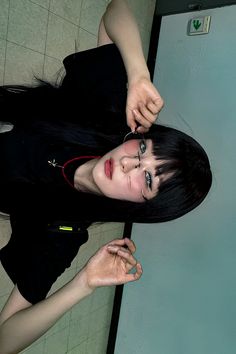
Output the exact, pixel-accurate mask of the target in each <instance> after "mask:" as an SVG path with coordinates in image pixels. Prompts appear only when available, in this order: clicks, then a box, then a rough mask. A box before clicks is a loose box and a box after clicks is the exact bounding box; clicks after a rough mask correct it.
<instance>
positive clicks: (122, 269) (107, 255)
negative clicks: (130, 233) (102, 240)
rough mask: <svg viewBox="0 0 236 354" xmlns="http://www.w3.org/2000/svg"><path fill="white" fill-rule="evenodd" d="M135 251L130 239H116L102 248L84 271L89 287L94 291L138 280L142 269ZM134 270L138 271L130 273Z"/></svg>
mask: <svg viewBox="0 0 236 354" xmlns="http://www.w3.org/2000/svg"><path fill="white" fill-rule="evenodd" d="M135 249H136V248H135V245H134V242H133V241H131V240H129V239H128V238H125V239H116V240H113V241H111V242H109V243H108V244H106V245H104V246H103V247H101V248H100V249H99V250H98V251H97V253H95V255H94V256H92V257H91V258H90V260H89V261H88V263H87V264H86V266H85V267H84V268H83V270H82V272H83V273H84V274H83V275H84V277H85V279H86V282H87V285H88V287H89V288H90V289H91V290H93V289H95V288H97V287H100V286H109V285H119V284H125V283H128V282H131V281H135V280H138V279H139V278H140V277H141V275H142V267H141V264H140V263H138V262H137V260H136V259H135V258H134V256H133V253H134V252H135ZM133 268H134V269H135V270H136V271H135V272H133V273H130V271H131V270H132V269H133Z"/></svg>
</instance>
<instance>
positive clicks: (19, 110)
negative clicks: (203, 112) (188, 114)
mask: <svg viewBox="0 0 236 354" xmlns="http://www.w3.org/2000/svg"><path fill="white" fill-rule="evenodd" d="M0 103H1V104H2V107H3V106H5V107H6V108H7V111H8V118H9V119H8V121H11V122H12V123H13V124H15V125H16V126H19V125H20V126H25V129H28V130H29V131H32V130H33V131H34V133H35V132H39V133H40V134H43V136H44V138H45V139H47V138H49V139H51V137H54V139H57V140H58V142H60V143H62V144H73V145H78V146H83V147H84V148H87V149H88V153H90V154H96V155H102V154H105V153H106V152H108V151H109V150H111V149H113V148H115V147H116V146H118V145H119V144H121V143H122V141H123V138H124V135H125V134H126V133H127V126H126V120H125V115H124V112H122V111H119V109H113V110H111V109H106V107H104V106H102V105H101V103H100V102H94V101H93V102H92V104H90V105H89V104H88V100H86V97H83V99H81V97H80V99H79V98H78V97H77V96H76V92H72V91H68V90H64V89H63V88H60V87H59V88H55V87H53V86H52V85H50V84H47V83H41V85H40V86H38V87H35V88H32V87H28V88H27V87H23V86H14V87H13V86H11V87H10V86H6V87H1V88H0ZM145 138H147V139H152V141H153V153H154V155H155V157H156V159H161V160H164V161H165V162H164V163H163V165H162V166H161V168H160V169H159V170H158V171H157V174H163V173H167V174H168V173H169V174H170V177H169V178H167V180H166V181H165V182H162V183H161V185H160V188H159V192H158V194H157V196H156V197H154V198H153V199H151V200H149V201H146V202H144V203H134V202H129V201H122V200H115V199H110V198H106V197H102V196H96V195H92V194H87V193H79V197H80V204H81V203H82V205H83V208H82V210H81V209H80V211H79V213H78V214H79V215H78V218H79V219H80V220H81V221H85V222H95V221H118V222H127V221H128V222H142V223H156V222H163V221H169V220H173V219H176V218H178V217H180V216H182V215H184V214H186V213H188V212H189V211H191V210H192V209H194V208H196V207H197V206H198V205H199V204H200V203H201V202H202V201H203V200H204V198H205V197H206V195H207V193H208V191H209V189H210V187H211V183H212V174H211V169H210V164H209V160H208V157H207V154H206V152H205V151H204V149H203V148H202V147H201V145H200V144H199V143H198V142H197V141H196V140H194V139H193V138H192V137H190V136H188V135H187V134H185V133H183V132H181V131H179V130H176V129H173V128H169V127H165V126H163V125H159V124H156V125H153V126H152V127H151V129H150V130H149V132H148V133H147V134H145Z"/></svg>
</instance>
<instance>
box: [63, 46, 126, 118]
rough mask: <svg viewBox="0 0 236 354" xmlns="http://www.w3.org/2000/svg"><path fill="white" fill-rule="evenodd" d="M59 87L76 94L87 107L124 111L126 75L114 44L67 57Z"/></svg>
mask: <svg viewBox="0 0 236 354" xmlns="http://www.w3.org/2000/svg"><path fill="white" fill-rule="evenodd" d="M63 64H64V66H65V70H66V75H65V78H64V80H63V82H62V88H64V89H66V90H69V91H73V92H75V93H76V95H77V98H78V97H81V98H82V99H83V100H84V101H85V102H86V104H87V105H88V106H87V108H88V109H89V110H90V109H92V108H93V107H96V109H97V110H98V108H101V109H103V110H104V109H105V110H109V111H113V112H119V113H124V112H125V104H126V97H127V75H126V70H125V67H124V64H123V60H122V57H121V55H120V52H119V50H118V48H117V47H116V45H115V44H107V45H104V46H100V47H98V48H93V49H89V50H86V51H82V52H79V53H74V54H71V55H69V56H67V57H66V58H65V59H64V61H63Z"/></svg>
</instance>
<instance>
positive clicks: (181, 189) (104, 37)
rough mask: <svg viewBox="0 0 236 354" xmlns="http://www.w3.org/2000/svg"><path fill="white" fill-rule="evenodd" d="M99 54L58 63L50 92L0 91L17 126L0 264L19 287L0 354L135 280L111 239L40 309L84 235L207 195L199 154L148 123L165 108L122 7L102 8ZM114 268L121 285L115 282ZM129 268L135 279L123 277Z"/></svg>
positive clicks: (155, 217) (7, 140)
mask: <svg viewBox="0 0 236 354" xmlns="http://www.w3.org/2000/svg"><path fill="white" fill-rule="evenodd" d="M112 42H113V43H112ZM98 44H99V47H98V48H97V49H92V50H90V51H86V52H81V53H75V54H72V55H70V56H68V57H67V58H66V59H65V60H64V65H65V69H66V76H65V78H64V80H63V82H62V83H61V85H60V86H59V87H57V88H55V87H52V86H51V85H49V84H42V85H41V86H39V87H37V88H25V87H5V88H4V87H3V88H1V96H0V100H1V107H2V109H3V110H4V108H5V109H6V110H7V112H8V120H9V121H10V122H11V123H13V124H14V128H13V129H12V130H11V131H10V132H6V133H3V134H1V135H0V145H1V146H0V148H1V157H0V159H1V166H2V167H3V168H2V171H1V176H0V183H1V186H3V188H2V190H3V192H2V195H1V201H0V210H1V211H4V212H8V213H9V214H10V217H11V226H12V236H11V239H10V241H9V243H8V244H7V246H5V247H4V248H3V249H2V250H1V252H0V258H1V262H2V264H3V266H4V268H5V269H6V271H7V273H8V275H9V276H10V277H11V279H12V281H13V282H14V283H15V287H14V290H13V292H12V294H11V296H10V298H9V300H8V301H7V303H6V306H5V307H4V309H3V311H2V314H1V326H0V349H1V350H0V351H1V352H3V353H4V352H16V351H19V350H22V349H23V348H25V347H26V346H27V345H29V344H30V343H32V342H33V341H34V340H36V339H37V338H38V337H39V336H41V335H42V333H44V332H45V331H46V330H47V329H48V328H50V326H51V325H52V324H54V323H55V321H56V320H57V319H58V318H59V317H60V316H61V315H62V314H63V313H65V311H67V310H68V309H69V308H71V306H73V305H74V304H75V303H77V302H78V301H80V299H81V298H82V297H84V296H86V295H88V294H89V293H90V292H91V289H94V288H95V287H97V286H102V285H110V284H120V283H123V282H127V281H130V280H135V279H138V278H139V277H140V275H141V272H142V271H141V266H140V265H139V264H137V262H136V260H135V259H134V258H133V252H134V250H135V246H134V245H133V243H132V242H131V241H128V240H126V239H125V240H115V241H114V242H112V244H111V245H112V247H110V246H111V245H109V246H108V245H107V246H104V248H103V249H102V250H100V251H99V252H98V253H97V254H96V256H95V257H94V258H92V260H91V261H90V262H89V263H88V265H86V266H85V268H84V269H83V270H82V271H81V272H80V273H79V274H78V275H77V276H76V277H75V278H74V279H73V280H72V281H71V282H69V283H68V284H67V285H66V286H65V287H63V288H62V289H60V290H59V291H58V292H57V293H55V294H53V295H51V296H50V297H48V298H46V299H45V297H46V295H47V293H48V291H49V289H50V287H51V286H52V284H53V283H54V282H55V280H56V279H57V277H58V276H59V275H60V274H61V273H62V272H63V271H64V270H65V268H66V267H69V266H70V264H71V262H72V260H73V258H74V257H75V256H76V254H77V252H78V250H79V247H80V245H81V244H83V243H84V242H86V240H87V237H88V235H87V227H88V225H90V224H91V223H92V222H95V221H121V222H124V221H135V222H160V221H167V220H171V219H174V218H176V217H179V216H181V215H184V214H185V213H186V212H188V211H190V210H192V209H193V208H194V207H196V206H197V205H198V204H200V203H201V201H202V200H203V199H204V198H205V196H206V194H207V192H208V190H209V188H210V185H211V172H210V167H209V162H208V158H207V156H206V154H205V152H204V150H203V149H202V148H201V146H200V145H199V144H198V143H197V142H196V141H194V140H193V139H192V138H190V137H189V136H187V135H186V134H183V133H181V132H179V131H177V130H174V129H170V128H166V127H162V126H158V125H152V124H153V122H154V121H155V119H156V118H157V114H158V112H159V111H160V109H161V108H162V105H163V101H162V99H161V97H160V95H159V93H158V92H157V90H156V89H155V87H154V86H153V85H152V83H151V81H150V77H149V73H148V69H147V66H146V63H145V60H144V56H143V53H142V47H141V41H140V37H139V33H138V29H137V25H136V22H135V20H134V18H133V16H132V14H131V12H130V10H129V8H128V7H127V5H126V3H125V1H122V0H113V1H112V2H111V4H110V5H109V6H108V8H107V11H106V13H105V14H104V16H103V19H102V21H101V25H100V29H99V41H98ZM127 82H128V86H127ZM127 88H128V92H127ZM125 116H126V117H127V123H126V121H125V119H124V117H125ZM126 124H128V126H129V127H130V129H131V131H132V132H133V134H127V133H128V131H127V125H126ZM143 133H145V136H144V135H143ZM131 135H132V137H131ZM124 137H125V140H126V141H125V143H124V144H122V143H123V140H124ZM127 139H128V140H127ZM41 206H43V207H41ZM78 228H79V230H78ZM114 260H116V262H118V265H115V269H116V267H117V268H118V269H120V268H119V267H121V269H122V272H123V273H122V277H119V276H118V277H116V276H114V268H113V267H112V266H111V264H112V262H114ZM133 266H136V274H135V276H131V275H127V273H128V272H129V270H130V269H131V268H132V267H133ZM97 267H98V269H100V271H99V272H98V273H96V272H95V274H94V270H95V269H97ZM104 269H105V271H104ZM108 278H109V279H110V280H109V281H107V279H108ZM20 310H21V311H20ZM32 318H34V319H35V318H37V322H36V321H32ZM13 332H14V333H15V337H14V338H16V339H13V338H12V336H10V333H13Z"/></svg>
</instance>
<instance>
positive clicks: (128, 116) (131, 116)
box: [126, 108, 137, 132]
mask: <svg viewBox="0 0 236 354" xmlns="http://www.w3.org/2000/svg"><path fill="white" fill-rule="evenodd" d="M126 119H127V125H128V126H129V127H130V129H131V131H132V132H135V130H136V128H137V124H136V122H135V117H134V113H133V112H132V110H131V109H129V108H127V109H126Z"/></svg>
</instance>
